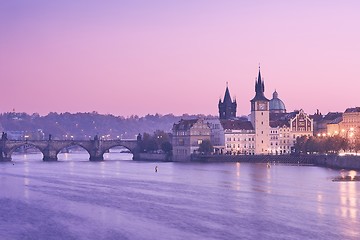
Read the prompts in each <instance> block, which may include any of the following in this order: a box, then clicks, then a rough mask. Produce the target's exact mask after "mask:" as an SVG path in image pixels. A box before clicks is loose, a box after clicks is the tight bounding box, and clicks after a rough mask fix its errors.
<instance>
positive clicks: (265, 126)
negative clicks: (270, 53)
mask: <svg viewBox="0 0 360 240" xmlns="http://www.w3.org/2000/svg"><path fill="white" fill-rule="evenodd" d="M264 91H265V86H264V81H263V80H262V79H261V73H260V67H259V75H258V78H257V81H256V82H255V97H254V98H253V99H252V100H251V101H250V102H251V123H252V125H253V127H254V129H255V154H268V149H269V147H270V138H269V129H270V124H269V99H267V98H266V97H265V96H264Z"/></svg>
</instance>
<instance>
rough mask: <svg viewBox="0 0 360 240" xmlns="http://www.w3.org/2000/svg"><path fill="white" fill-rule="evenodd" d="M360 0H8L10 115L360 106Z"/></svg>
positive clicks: (1, 15) (4, 18) (0, 50)
mask: <svg viewBox="0 0 360 240" xmlns="http://www.w3.org/2000/svg"><path fill="white" fill-rule="evenodd" d="M359 9H360V1H349V0H347V1H340V0H339V1H333V0H326V1H320V0H319V1H306V0H304V1H288V0H286V1H269V0H267V1H259V0H258V1H257V0H253V1H240V0H238V1H235V0H234V1H230V0H223V1H212V0H192V1H190V0H178V1H176V0H164V1H160V0H152V1H147V0H144V1H140V0H129V1H120V0H116V1H115V0H113V1H112V0H106V1H100V0H99V1H93V0H77V1H74V0H61V1H48V0H3V1H0V91H1V92H0V99H1V101H0V112H9V111H13V110H14V109H15V111H16V112H27V113H30V114H31V113H40V114H41V115H45V114H47V113H49V112H92V111H97V112H99V113H104V114H114V115H121V116H130V115H133V114H136V115H139V116H143V115H146V114H155V113H160V114H168V113H173V114H175V115H180V114H183V113H189V114H197V113H201V114H212V115H217V114H218V105H217V104H218V101H219V98H223V96H224V93H225V88H226V82H228V86H229V90H230V94H231V96H232V97H236V100H237V104H238V108H237V115H239V116H240V115H247V114H249V113H250V99H251V98H252V97H253V96H254V94H255V92H254V91H255V90H254V85H255V78H256V77H257V75H258V67H259V64H260V65H261V74H262V77H263V78H264V81H265V95H266V97H267V98H269V99H271V98H272V93H273V91H274V90H275V89H276V90H277V92H278V93H279V98H280V99H281V100H283V101H284V103H285V105H286V108H287V110H288V111H293V110H296V109H304V111H305V112H307V113H309V114H313V113H314V112H315V111H316V109H319V110H320V111H321V112H322V113H323V114H325V113H327V112H329V111H340V112H343V111H345V109H346V108H348V107H355V106H360V94H359V89H360V24H359V23H360V14H359Z"/></svg>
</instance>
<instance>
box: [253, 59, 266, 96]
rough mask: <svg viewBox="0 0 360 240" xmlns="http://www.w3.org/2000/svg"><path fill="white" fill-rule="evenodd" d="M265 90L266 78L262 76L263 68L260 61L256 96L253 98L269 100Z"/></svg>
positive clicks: (256, 81)
mask: <svg viewBox="0 0 360 240" xmlns="http://www.w3.org/2000/svg"><path fill="white" fill-rule="evenodd" d="M264 92H265V84H264V80H263V79H262V77H261V70H260V63H259V74H258V77H257V80H255V97H254V99H253V100H256V99H257V100H260V99H263V100H267V101H268V99H267V98H266V97H265V96H264Z"/></svg>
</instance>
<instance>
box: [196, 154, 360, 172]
mask: <svg viewBox="0 0 360 240" xmlns="http://www.w3.org/2000/svg"><path fill="white" fill-rule="evenodd" d="M191 161H192V162H252V163H268V162H269V163H282V164H291V165H314V166H322V167H329V168H337V169H349V170H360V157H358V156H338V155H310V154H309V155H297V156H296V155H192V157H191Z"/></svg>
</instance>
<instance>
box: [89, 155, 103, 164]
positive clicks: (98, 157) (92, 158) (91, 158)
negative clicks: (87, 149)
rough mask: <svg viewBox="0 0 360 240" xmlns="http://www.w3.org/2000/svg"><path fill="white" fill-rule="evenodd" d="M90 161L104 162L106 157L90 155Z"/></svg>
mask: <svg viewBox="0 0 360 240" xmlns="http://www.w3.org/2000/svg"><path fill="white" fill-rule="evenodd" d="M89 160H90V161H92V162H100V161H104V157H103V156H102V155H101V156H91V155H90V159H89Z"/></svg>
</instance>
